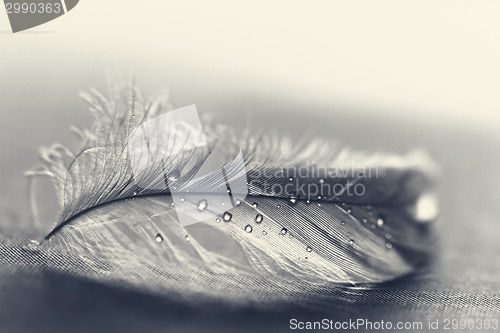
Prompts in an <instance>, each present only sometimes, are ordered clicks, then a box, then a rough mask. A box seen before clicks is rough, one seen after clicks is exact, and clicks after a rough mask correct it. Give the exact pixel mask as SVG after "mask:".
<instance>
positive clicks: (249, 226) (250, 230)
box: [245, 224, 253, 232]
mask: <svg viewBox="0 0 500 333" xmlns="http://www.w3.org/2000/svg"><path fill="white" fill-rule="evenodd" d="M252 230H253V228H252V226H251V225H250V224H247V226H246V227H245V231H246V232H252Z"/></svg>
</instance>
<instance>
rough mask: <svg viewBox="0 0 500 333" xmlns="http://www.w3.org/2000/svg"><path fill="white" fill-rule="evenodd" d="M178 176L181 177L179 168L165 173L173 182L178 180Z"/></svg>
mask: <svg viewBox="0 0 500 333" xmlns="http://www.w3.org/2000/svg"><path fill="white" fill-rule="evenodd" d="M180 177H181V172H180V171H179V170H173V171H171V172H170V173H169V174H168V175H167V180H168V181H169V182H175V181H178V180H179V178H180Z"/></svg>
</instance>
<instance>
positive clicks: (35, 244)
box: [27, 239, 40, 251]
mask: <svg viewBox="0 0 500 333" xmlns="http://www.w3.org/2000/svg"><path fill="white" fill-rule="evenodd" d="M39 246H40V242H39V241H37V240H34V239H30V242H29V243H28V246H27V248H28V250H32V251H36V250H38V247H39Z"/></svg>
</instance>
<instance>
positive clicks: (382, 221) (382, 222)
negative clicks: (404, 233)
mask: <svg viewBox="0 0 500 333" xmlns="http://www.w3.org/2000/svg"><path fill="white" fill-rule="evenodd" d="M377 225H378V226H379V227H381V226H383V225H384V220H383V219H378V220H377Z"/></svg>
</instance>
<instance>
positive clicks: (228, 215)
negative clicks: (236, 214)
mask: <svg viewBox="0 0 500 333" xmlns="http://www.w3.org/2000/svg"><path fill="white" fill-rule="evenodd" d="M222 218H223V219H224V221H226V222H229V221H231V219H232V218H233V214H231V213H229V212H225V213H224V215H222Z"/></svg>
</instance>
